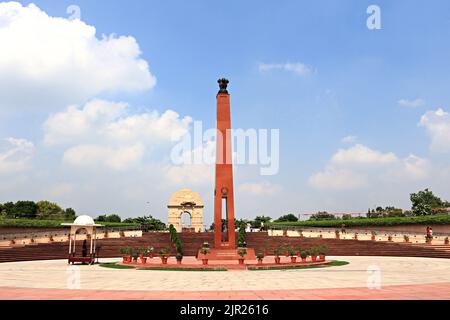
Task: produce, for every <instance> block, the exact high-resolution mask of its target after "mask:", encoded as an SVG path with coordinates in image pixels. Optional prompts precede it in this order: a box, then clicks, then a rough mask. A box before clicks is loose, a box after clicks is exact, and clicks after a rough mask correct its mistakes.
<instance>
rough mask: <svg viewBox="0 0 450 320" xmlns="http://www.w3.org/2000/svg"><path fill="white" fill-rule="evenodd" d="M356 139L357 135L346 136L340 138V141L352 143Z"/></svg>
mask: <svg viewBox="0 0 450 320" xmlns="http://www.w3.org/2000/svg"><path fill="white" fill-rule="evenodd" d="M356 141H358V137H357V136H346V137H344V138H342V140H341V142H342V143H345V144H354V143H356Z"/></svg>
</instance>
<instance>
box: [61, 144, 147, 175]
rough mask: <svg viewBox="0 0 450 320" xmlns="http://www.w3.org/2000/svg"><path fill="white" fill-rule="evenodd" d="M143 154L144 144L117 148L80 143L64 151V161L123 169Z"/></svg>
mask: <svg viewBox="0 0 450 320" xmlns="http://www.w3.org/2000/svg"><path fill="white" fill-rule="evenodd" d="M143 156H144V146H143V145H142V144H135V145H133V146H124V147H118V148H112V147H105V146H100V145H80V146H76V147H73V148H70V149H69V150H67V151H66V152H65V153H64V158H63V159H64V162H65V163H67V164H70V165H72V166H75V167H90V168H92V167H103V166H106V167H107V168H109V169H113V170H124V169H127V168H129V167H131V166H133V165H136V164H137V163H139V162H140V161H141V160H142V158H143Z"/></svg>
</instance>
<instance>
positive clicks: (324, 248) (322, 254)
mask: <svg viewBox="0 0 450 320" xmlns="http://www.w3.org/2000/svg"><path fill="white" fill-rule="evenodd" d="M317 251H318V253H319V260H320V261H325V258H326V255H327V253H328V247H327V246H326V245H322V246H320V247H319V248H318V250H317Z"/></svg>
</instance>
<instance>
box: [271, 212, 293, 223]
mask: <svg viewBox="0 0 450 320" xmlns="http://www.w3.org/2000/svg"><path fill="white" fill-rule="evenodd" d="M297 221H298V218H297V217H296V216H295V215H293V214H292V213H291V214H287V215H285V216H282V217H280V218H279V219H278V220H276V221H275V222H297Z"/></svg>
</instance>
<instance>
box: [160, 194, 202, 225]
mask: <svg viewBox="0 0 450 320" xmlns="http://www.w3.org/2000/svg"><path fill="white" fill-rule="evenodd" d="M204 207H205V206H204V204H203V200H202V199H201V198H200V194H199V193H198V192H193V191H191V190H190V189H182V190H180V191H178V192H175V193H174V194H173V195H172V198H170V201H169V204H168V205H167V208H168V209H169V219H168V224H169V225H171V224H172V225H173V226H174V227H175V229H176V230H177V231H178V232H182V231H183V227H185V228H188V229H192V230H193V231H195V232H203V231H205V226H204V225H203V208H204ZM185 214H188V215H189V216H190V218H191V219H190V220H191V221H190V222H191V223H190V227H188V226H183V221H182V218H183V215H185Z"/></svg>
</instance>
